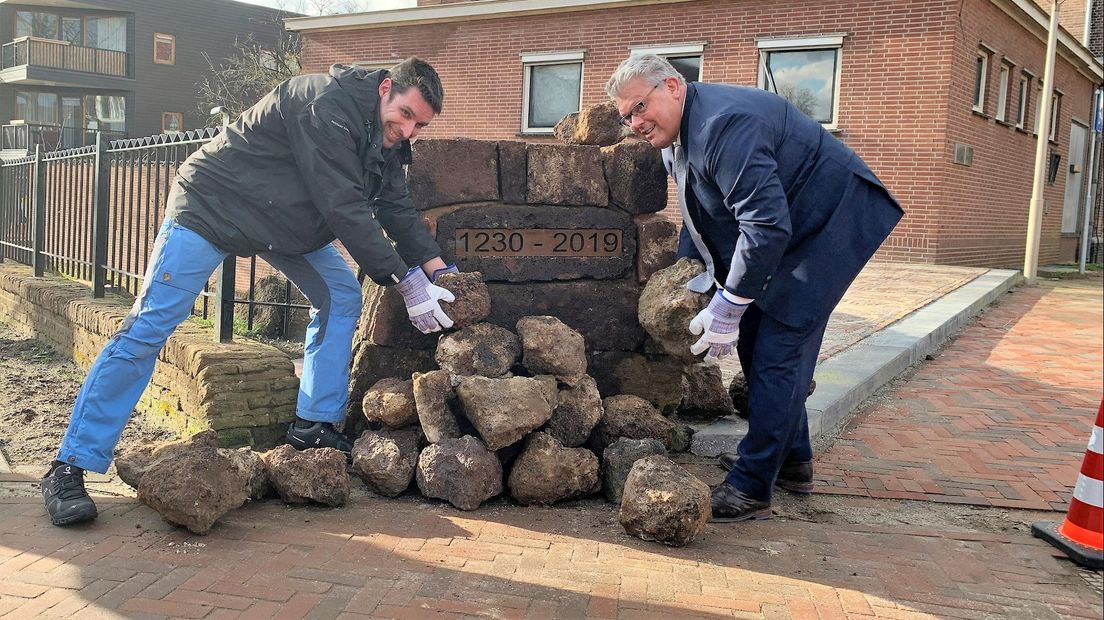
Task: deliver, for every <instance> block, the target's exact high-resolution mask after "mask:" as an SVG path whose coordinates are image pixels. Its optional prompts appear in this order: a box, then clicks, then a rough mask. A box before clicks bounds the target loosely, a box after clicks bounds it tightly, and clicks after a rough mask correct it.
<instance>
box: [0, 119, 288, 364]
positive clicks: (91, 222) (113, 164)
mask: <svg viewBox="0 0 1104 620" xmlns="http://www.w3.org/2000/svg"><path fill="white" fill-rule="evenodd" d="M217 133H218V130H217V129H214V128H208V129H203V130H197V131H189V132H185V133H181V134H173V135H159V136H152V137H149V138H139V139H130V140H116V141H113V142H111V143H110V144H108V143H107V142H106V141H105V140H104V139H103V138H102V136H100V137H98V138H97V140H96V143H95V145H93V146H88V147H84V148H77V149H69V150H64V151H55V152H50V153H44V152H43V150H42V149H41V148H39V149H38V150H37V151H36V153H35V155H34V156H32V157H25V158H21V159H16V160H9V161H5V162H2V163H0V262H3V261H4V260H14V261H16V262H19V263H23V264H26V265H30V266H31V267H32V268H33V270H34V274H35V276H42V275H44V274H45V273H46V272H47V271H50V272H55V273H58V274H61V275H63V276H66V277H69V278H73V279H76V280H80V281H83V282H87V283H89V284H90V286H91V288H92V295H93V297H97V298H99V297H103V296H104V295H105V293H106V292H109V291H110V292H117V293H122V294H128V295H130V296H136V295H137V294H138V293H139V291H140V290H141V287H142V280H143V276H144V273H145V269H146V262H147V259H148V257H149V254H150V251H151V250H152V248H153V243H154V239H155V238H156V235H157V231H158V229H159V228H160V226H161V222H162V220H163V219H164V217H165V206H166V201H167V198H168V194H169V189H170V187H171V186H172V182H173V178H174V177H175V175H176V170H177V168H178V167H179V165H180V164H181V163H183V162H184V160H185V159H186V158H187V157H188V155H190V154H191V153H193V152H194V151H195V150H196V149H198V148H199V147H200V146H202V145H203V144H204V143H206V142H207V141H209V140H210V139H211V138H213V137H214V136H215V135H216V134H217ZM238 260H239V259H236V258H235V257H230V258H228V259H226V261H224V262H223V265H222V267H220V269H219V270H218V271H217V272H216V274H215V277H214V278H213V282H212V283H211V284H209V285H208V286H207V287H206V288H205V289H204V291H203V293H202V294H201V295H200V297H199V299H198V300H197V303H196V307H195V308H194V314H196V315H198V316H200V317H202V318H204V319H209V320H212V321H213V322H214V324H215V327H216V329H215V333H216V338H217V339H218V340H219V341H221V342H228V341H230V340H231V339H232V334H233V330H234V309H235V306H236V305H238V306H244V308H245V312H243V314H244V315H245V316H244V320H241V319H239V324H242V325H241V326H242V327H244V329H246V330H250V331H251V330H253V328H254V314H255V311H256V310H257V309H259V308H272V309H275V310H276V311H277V312H279V313H281V315H282V324H283V330H282V333H284V334H287V333H288V324H289V321H290V318H289V317H290V316H291V313H292V312H293V311H296V310H298V311H300V312H305V311H306V310H307V309H309V308H310V306H309V304H306V303H295V302H294V301H292V299H293V295H292V289H291V285H290V283H288V282H287V281H286V280H281V282H280V286H283V287H284V296H283V301H271V300H264V299H257V298H256V296H255V292H256V286H257V282H258V277H259V276H260V277H263V276H266V275H268V274H271V273H273V270H272V269H271V268H270V267H268V266H267V265H264V264H263V261H261V263H262V264H258V260H257V259H256V258H255V257H254V258H252V259H249V260H248V279H246V280H245V282H244V286H242V284H243V282H242V281H241V280H239V278H237V277H236V276H237V271H238ZM242 260H244V259H242ZM244 275H245V274H243V276H244ZM242 288H244V289H245V291H246V293H245V296H244V297H243V298H236V295H235V291H236V290H238V289H242Z"/></svg>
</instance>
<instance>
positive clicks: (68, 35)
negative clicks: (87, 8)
mask: <svg viewBox="0 0 1104 620" xmlns="http://www.w3.org/2000/svg"><path fill="white" fill-rule="evenodd" d="M61 40H62V41H68V42H69V43H71V44H73V45H84V32H83V31H82V29H81V18H79V17H62V18H61Z"/></svg>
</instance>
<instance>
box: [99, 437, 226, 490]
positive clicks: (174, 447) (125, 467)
mask: <svg viewBox="0 0 1104 620" xmlns="http://www.w3.org/2000/svg"><path fill="white" fill-rule="evenodd" d="M200 446H207V447H209V448H217V447H219V439H218V433H216V432H215V431H202V432H199V433H196V434H195V435H192V436H190V437H184V438H182V439H177V440H175V441H165V442H160V443H154V444H139V445H135V446H132V447H130V448H126V449H124V450H120V451H119V454H117V455H116V456H115V470H116V472H118V474H119V479H120V480H122V481H123V482H125V483H126V484H128V485H130V487H131V488H134V489H137V488H138V483H140V482H141V481H142V475H143V474H145V473H146V470H147V469H149V468H150V466H152V465H153V464H154V463H155V462H157V461H158V460H160V459H163V458H172V457H173V456H174V455H176V454H178V453H180V452H187V451H189V450H194V449H195V448H197V447H200Z"/></svg>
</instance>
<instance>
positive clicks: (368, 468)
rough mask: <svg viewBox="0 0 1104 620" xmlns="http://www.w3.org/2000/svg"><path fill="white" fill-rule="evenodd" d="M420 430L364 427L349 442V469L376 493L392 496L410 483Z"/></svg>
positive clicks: (415, 460)
mask: <svg viewBox="0 0 1104 620" xmlns="http://www.w3.org/2000/svg"><path fill="white" fill-rule="evenodd" d="M421 441H422V431H420V430H419V429H417V428H404V429H400V430H382V431H366V432H365V433H364V434H363V435H361V436H360V438H359V439H357V440H356V442H355V443H354V444H353V452H352V456H353V467H352V470H353V471H352V473H353V474H355V475H356V476H358V477H360V479H361V480H363V481H364V483H365V484H366V485H368V488H369V489H371V490H372V491H373V492H375V493H379V494H380V495H386V496H388V497H395V496H396V495H398V494H400V493H402V492H403V491H405V490H406V489H407V487H409V486H410V481H411V480H413V479H414V469H415V468H416V467H417V465H418V452H419V449H420V448H421Z"/></svg>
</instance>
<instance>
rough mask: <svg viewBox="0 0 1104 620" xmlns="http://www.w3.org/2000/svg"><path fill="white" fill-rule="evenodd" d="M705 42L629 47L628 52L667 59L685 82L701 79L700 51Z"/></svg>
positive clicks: (702, 50) (703, 47)
mask: <svg viewBox="0 0 1104 620" xmlns="http://www.w3.org/2000/svg"><path fill="white" fill-rule="evenodd" d="M704 51H705V43H684V44H680V45H663V46H653V47H630V48H629V54H630V55H632V54H655V55H656V56H662V57H663V58H666V59H667V62H669V63H671V66H672V67H674V68H675V70H676V71H678V72H679V73H681V74H682V77H683V78H685V79H686V81H687V82H697V81H699V80H701V72H702V53H703V52H704Z"/></svg>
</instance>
